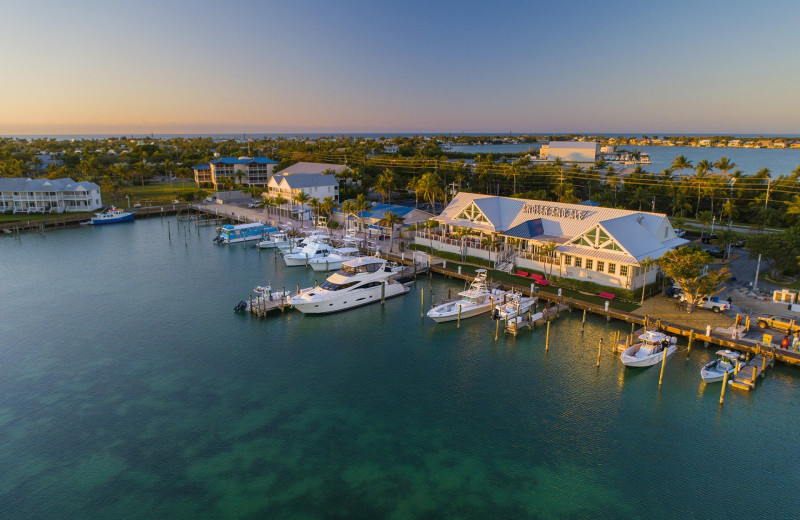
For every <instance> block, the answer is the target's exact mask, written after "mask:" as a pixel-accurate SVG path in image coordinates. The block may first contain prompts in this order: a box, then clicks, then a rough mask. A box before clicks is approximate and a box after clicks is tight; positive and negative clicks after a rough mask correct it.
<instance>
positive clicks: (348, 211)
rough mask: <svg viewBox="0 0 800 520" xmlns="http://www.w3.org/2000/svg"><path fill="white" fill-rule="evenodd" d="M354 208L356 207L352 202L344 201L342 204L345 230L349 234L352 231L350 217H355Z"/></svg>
mask: <svg viewBox="0 0 800 520" xmlns="http://www.w3.org/2000/svg"><path fill="white" fill-rule="evenodd" d="M353 207H354V204H353V201H352V200H346V201H344V202H343V203H342V214H343V215H344V223H345V226H344V228H345V229H344V230H345V233H348V232H349V231H350V229H349V228H350V225H349V224H350V216H351V215H355V210H354V209H353Z"/></svg>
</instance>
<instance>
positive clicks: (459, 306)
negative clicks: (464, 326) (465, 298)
mask: <svg viewBox="0 0 800 520" xmlns="http://www.w3.org/2000/svg"><path fill="white" fill-rule="evenodd" d="M456 328H457V329H460V328H461V304H459V305H458V321H456Z"/></svg>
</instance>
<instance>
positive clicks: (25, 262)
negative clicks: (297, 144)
mask: <svg viewBox="0 0 800 520" xmlns="http://www.w3.org/2000/svg"><path fill="white" fill-rule="evenodd" d="M168 223H169V229H170V231H171V233H172V241H171V242H170V241H169V240H168V238H167V226H168ZM212 233H213V231H212V230H211V229H209V228H201V229H200V230H199V233H198V230H197V229H196V228H194V227H193V226H192V225H187V224H186V223H178V222H176V220H175V219H164V220H163V221H161V220H159V219H151V220H141V221H137V222H136V223H134V224H124V225H118V226H107V227H98V228H96V229H93V228H88V229H87V228H79V229H78V228H76V229H67V230H59V231H53V232H48V233H47V234H46V235H44V236H41V235H38V234H28V235H23V236H22V240H21V241H16V240H14V239H10V238H7V237H3V238H2V239H0V280H2V289H1V290H0V296H1V297H2V299H3V305H2V306H0V333H2V338H3V341H2V342H1V343H0V435H2V442H0V467H2V468H3V471H2V473H0V518H15V519H28V518H30V519H34V518H82V519H95V518H97V519H100V518H144V517H147V518H187V519H189V518H192V519H195V518H209V519H216V518H371V519H374V518H415V517H426V518H437V517H442V518H445V517H446V518H570V517H572V518H585V517H602V518H656V519H658V518H727V517H729V516H730V514H729V513H730V511H729V510H727V509H725V510H718V509H713V508H709V505H711V504H719V503H720V502H723V503H729V504H733V503H734V502H737V501H738V502H741V504H740V508H741V511H742V513H743V514H744V515H745V516H749V517H751V518H765V517H771V518H796V517H797V516H796V515H797V513H796V512H797V511H798V510H799V509H800V499H798V498H797V493H798V491H800V490H798V482H800V478H798V477H800V472H798V470H797V469H796V460H797V457H798V454H800V450H798V449H797V447H796V446H797V440H796V439H797V436H798V435H797V432H798V431H800V405H798V393H797V384H798V375H800V373H798V371H797V370H796V369H789V368H785V367H778V368H776V369H775V370H772V371H771V372H770V373H769V375H768V376H767V378H766V379H765V380H764V381H763V382H762V383H760V384H759V386H758V388H757V389H756V390H755V391H754V392H750V393H745V392H741V391H736V390H733V389H728V392H727V395H726V402H725V405H724V407H723V408H722V409H721V410H720V408H719V406H718V401H719V390H720V385H719V384H716V385H710V386H708V387H706V386H705V385H703V383H702V382H701V380H700V376H699V369H700V367H701V366H702V365H703V364H704V363H705V362H706V361H707V360H708V359H710V356H711V355H712V354H713V350H712V349H705V348H703V347H698V348H694V349H693V352H692V354H691V356H690V358H689V359H688V360H687V359H686V354H685V349H684V350H681V351H679V352H678V354H676V355H675V356H674V357H673V358H672V359H670V360H669V362H668V364H667V367H666V372H665V375H664V384H663V387H662V388H661V390H659V389H658V377H659V367H653V368H650V369H645V370H632V369H628V370H626V369H624V368H623V367H622V365H621V363H620V362H619V360H618V359H617V358H615V357H614V356H613V355H612V354H610V353H609V352H607V351H604V352H603V354H602V357H601V366H600V368H599V369H598V368H596V367H595V362H596V358H597V344H598V341H599V339H600V338H603V339H604V342H605V344H606V345H610V342H611V339H612V338H613V335H614V333H615V332H616V330H617V328H618V327H620V328H623V329H627V327H626V326H624V325H618V324H616V323H613V322H612V323H607V322H606V321H604V320H601V319H597V318H591V319H589V320H588V321H587V325H586V330H585V332H583V333H582V332H581V327H580V315H578V314H575V315H572V316H570V315H568V314H566V315H565V316H564V317H562V318H561V319H560V320H558V321H557V322H554V323H553V325H552V327H551V338H550V351H549V352H548V353H545V351H544V335H545V334H544V329H541V328H540V329H536V330H535V331H533V332H530V333H523V334H521V335H520V336H518V337H517V338H511V337H508V338H506V337H502V336H501V337H500V338H499V340H498V341H497V342H495V341H494V325H493V323H492V322H491V321H489V320H488V318H487V319H484V318H480V317H479V318H474V319H470V320H465V321H464V322H463V323H462V325H461V328H460V329H457V328H456V325H455V324H454V323H450V324H439V325H436V324H434V323H433V322H432V321H430V320H428V319H424V320H423V319H421V318H420V293H419V291H420V289H422V288H424V289H425V299H426V307H429V306H430V299H429V297H430V293H431V290H433V292H434V296H435V298H436V299H437V300H438V299H439V298H440V297H441V296H442V295H444V294H445V293H446V292H447V289H448V288H452V289H459V288H460V287H461V286H462V283H461V282H458V281H454V280H447V279H444V278H433V279H427V278H425V279H420V280H419V281H418V283H417V285H416V286H414V287H412V289H411V292H410V293H409V294H407V295H406V296H403V297H398V298H394V299H391V300H387V302H386V305H385V306H383V307H382V306H380V305H370V306H367V307H363V308H359V309H355V310H351V311H347V312H343V313H338V314H334V315H327V316H304V315H301V314H297V313H287V314H286V315H283V316H281V315H280V314H277V315H275V316H273V317H271V318H269V319H265V320H257V319H253V318H251V317H250V316H248V315H244V314H236V313H234V312H233V311H232V307H233V305H234V304H235V303H236V302H238V301H239V300H241V299H246V297H247V295H248V294H249V293H250V291H251V290H252V288H253V287H254V286H255V285H260V284H263V283H265V282H268V281H271V283H272V285H273V287H275V288H280V287H282V286H286V287H288V288H294V286H295V285H296V284H298V283H299V284H300V285H301V286H304V285H311V284H313V282H314V280H315V278H316V279H317V280H320V281H321V280H322V279H323V278H324V273H314V272H313V271H306V270H305V269H304V268H286V267H285V266H283V264H282V263H279V262H278V260H277V259H276V258H275V256H274V255H273V254H272V253H264V252H262V253H260V254H259V253H258V252H257V251H256V250H254V249H249V248H248V249H245V248H243V247H241V246H238V247H237V246H232V247H225V246H215V245H213V244H212V243H211V238H212ZM737 460H738V461H739V462H737ZM737 465H738V466H740V467H741V468H744V469H743V470H740V471H737V472H732V471H731V470H732V469H734V466H737ZM743 477H744V478H743ZM771 489H776V490H783V491H784V492H780V493H778V492H775V493H772V492H770V493H769V494H768V498H766V497H765V495H764V493H763V491H764V490H771ZM723 498H724V500H722V499H723ZM750 499H752V500H750Z"/></svg>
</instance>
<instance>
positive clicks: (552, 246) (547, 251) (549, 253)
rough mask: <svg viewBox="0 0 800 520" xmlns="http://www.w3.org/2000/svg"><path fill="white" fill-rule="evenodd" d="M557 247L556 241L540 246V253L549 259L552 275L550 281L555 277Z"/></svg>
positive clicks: (549, 241)
mask: <svg viewBox="0 0 800 520" xmlns="http://www.w3.org/2000/svg"><path fill="white" fill-rule="evenodd" d="M557 247H558V244H557V243H556V242H555V241H554V240H548V241H547V242H545V243H544V244H542V245H541V246H539V253H540V254H541V255H542V256H544V257H545V258H546V259H547V262H548V263H549V264H550V275H549V276H548V278H547V280H548V281H549V280H550V278H552V276H553V253H555V252H556V248H557Z"/></svg>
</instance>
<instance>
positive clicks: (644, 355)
mask: <svg viewBox="0 0 800 520" xmlns="http://www.w3.org/2000/svg"><path fill="white" fill-rule="evenodd" d="M677 342H678V339H677V338H675V337H674V336H667V335H666V334H663V333H661V332H657V331H654V330H648V331H647V332H645V333H644V334H642V335H641V336H639V341H638V342H636V343H634V344H633V345H631V346H630V347H628V348H626V349H625V350H623V351H622V354H621V355H620V357H619V358H620V360H621V361H622V363H624V364H625V366H627V367H649V366H653V365H655V364H656V363H660V362H661V360H662V359H664V356H665V355H666V356H670V355H672V354H674V353H675V351H676V350H678V347H677V346H676V345H675V344H676V343H677Z"/></svg>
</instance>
